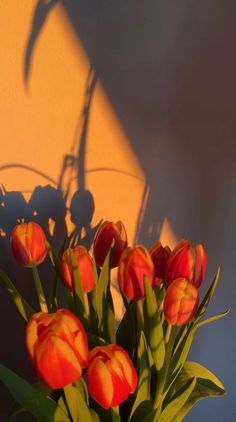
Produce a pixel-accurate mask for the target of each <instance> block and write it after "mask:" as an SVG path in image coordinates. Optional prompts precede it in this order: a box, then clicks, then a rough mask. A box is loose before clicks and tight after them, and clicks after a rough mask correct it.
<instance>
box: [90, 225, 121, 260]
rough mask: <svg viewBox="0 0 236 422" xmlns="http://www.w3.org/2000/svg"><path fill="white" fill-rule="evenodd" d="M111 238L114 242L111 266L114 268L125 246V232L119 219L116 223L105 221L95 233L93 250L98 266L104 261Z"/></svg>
mask: <svg viewBox="0 0 236 422" xmlns="http://www.w3.org/2000/svg"><path fill="white" fill-rule="evenodd" d="M113 240H114V242H115V244H114V247H113V250H112V256H111V267H112V268H115V267H117V266H118V264H119V260H120V256H121V254H122V252H123V250H124V249H126V247H127V234H126V230H125V227H124V225H123V224H122V222H121V221H117V222H116V223H113V222H111V221H105V222H104V223H103V224H102V225H101V226H100V228H99V229H98V231H97V233H96V235H95V238H94V245H93V251H94V256H95V259H96V263H97V265H99V266H100V267H102V265H103V263H104V261H105V258H106V256H107V254H108V252H109V249H110V247H111V244H112V241H113Z"/></svg>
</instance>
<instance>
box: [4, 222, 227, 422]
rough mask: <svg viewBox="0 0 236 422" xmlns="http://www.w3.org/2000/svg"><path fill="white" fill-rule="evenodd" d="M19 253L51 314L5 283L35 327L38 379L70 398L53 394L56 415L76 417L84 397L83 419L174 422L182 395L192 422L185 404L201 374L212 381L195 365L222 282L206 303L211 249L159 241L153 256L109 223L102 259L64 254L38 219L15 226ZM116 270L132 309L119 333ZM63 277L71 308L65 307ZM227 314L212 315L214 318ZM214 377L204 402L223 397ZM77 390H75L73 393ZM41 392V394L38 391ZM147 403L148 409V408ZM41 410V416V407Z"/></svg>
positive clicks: (96, 252)
mask: <svg viewBox="0 0 236 422" xmlns="http://www.w3.org/2000/svg"><path fill="white" fill-rule="evenodd" d="M11 247H12V252H13V254H14V257H15V258H16V260H17V262H18V263H19V264H20V265H21V266H24V267H30V268H32V270H33V277H34V282H35V287H36V292H37V294H38V299H39V305H40V307H41V311H40V312H38V311H34V310H33V309H32V308H31V306H30V305H28V303H27V302H26V301H25V299H24V298H23V297H22V296H21V295H20V294H19V292H18V291H17V290H16V288H15V287H14V285H13V283H12V282H10V281H9V279H8V278H7V277H5V276H1V274H2V273H0V280H1V277H3V282H4V284H5V285H7V287H8V290H9V292H10V294H11V295H12V298H13V300H14V301H15V304H16V306H17V308H18V310H19V311H20V313H21V315H22V316H23V318H24V319H25V320H26V321H27V326H26V349H27V353H28V356H29V359H30V361H31V363H32V366H33V368H34V370H35V373H36V375H37V376H38V378H39V379H40V380H41V382H42V383H43V384H46V385H47V386H48V387H50V388H51V389H52V390H55V389H56V390H58V391H59V392H60V393H59V394H58V395H57V400H58V405H57V403H56V404H55V403H54V401H53V399H52V397H53V395H52V397H51V398H50V406H51V405H52V402H53V403H54V406H56V407H55V409H54V410H55V411H57V412H59V413H60V412H64V416H63V418H64V419H65V421H70V420H72V421H73V420H74V416H73V415H74V413H73V412H74V410H75V402H74V399H75V398H76V401H77V402H78V403H79V404H78V409H83V412H88V413H83V417H84V415H85V414H86V415H87V416H86V417H88V419H89V418H90V417H91V418H92V416H91V415H93V416H94V415H95V414H96V418H97V419H96V420H103V417H104V411H105V412H108V411H111V414H110V419H109V416H108V414H107V416H106V418H105V419H106V420H114V414H117V412H118V414H119V415H120V416H121V417H122V418H123V419H124V420H129V421H130V422H133V421H136V420H137V417H139V418H141V419H139V420H143V419H144V417H146V411H147V412H148V415H149V418H150V419H148V420H157V421H158V418H159V417H160V419H161V418H162V419H161V420H163V421H164V420H166V419H165V417H164V416H163V415H165V414H167V415H168V412H167V409H168V406H170V408H171V409H172V407H173V401H174V400H176V399H178V398H179V401H178V400H177V401H178V403H181V406H182V407H178V404H176V406H175V412H176V413H175V414H174V415H172V416H173V417H176V420H182V417H183V416H184V411H183V409H184V407H183V404H184V403H185V402H186V403H187V401H188V399H189V400H191V397H192V396H191V394H193V396H194V391H195V390H194V388H195V387H196V383H197V379H198V377H199V379H200V378H201V376H202V377H203V378H204V377H206V372H204V371H206V368H203V367H202V366H201V365H199V364H196V363H194V365H192V364H190V363H189V362H187V361H186V357H187V354H188V350H189V348H190V346H191V341H192V338H193V335H194V333H195V332H196V330H197V328H198V327H200V326H201V325H204V324H207V323H208V320H204V321H202V320H201V319H202V317H203V315H204V312H205V310H206V308H207V306H208V304H209V302H210V299H211V297H212V295H213V292H214V290H215V287H216V284H217V281H218V276H216V277H215V279H214V280H213V283H212V285H211V286H210V288H209V290H208V292H207V294H206V296H205V297H204V298H203V300H202V302H201V304H200V305H199V301H200V295H199V288H200V286H201V284H202V282H203V280H204V277H205V272H206V252H205V249H204V247H203V246H202V245H200V244H199V245H197V246H195V247H194V246H192V245H191V244H190V242H189V241H188V240H181V241H180V242H178V243H177V245H176V247H175V248H174V249H173V250H172V251H171V249H170V248H169V247H168V246H165V247H164V246H163V245H162V244H161V243H160V242H159V241H158V242H156V243H155V244H154V245H153V246H152V247H151V248H150V249H149V250H148V249H147V248H146V247H144V246H143V245H135V246H134V247H131V246H129V245H128V239H127V234H126V230H125V227H124V225H123V224H122V222H121V221H118V222H116V223H114V222H110V221H105V222H104V223H103V224H102V225H101V227H100V228H99V229H98V231H97V233H96V236H95V239H94V243H93V251H92V253H90V252H89V251H88V250H87V249H86V248H85V247H84V246H81V245H77V246H76V247H75V248H70V247H68V248H67V249H65V250H63V251H62V252H61V253H60V254H59V255H56V254H55V252H54V251H53V250H52V248H51V246H50V245H49V243H48V242H47V240H46V237H45V234H44V232H43V230H42V228H41V227H40V226H39V225H38V224H36V223H34V222H29V223H22V224H19V225H17V226H16V227H15V228H14V229H13V232H12V236H11ZM47 254H49V256H50V258H51V261H52V264H53V266H54V271H55V276H54V278H53V282H52V283H53V284H52V286H51V290H50V292H51V293H50V295H49V297H48V298H46V297H45V295H44V290H43V286H42V283H41V280H40V277H39V273H38V269H37V266H38V265H39V264H41V263H42V262H43V261H44V259H45V258H46V256H47ZM115 267H118V272H117V278H118V286H119V289H120V292H121V295H122V298H123V301H124V306H125V312H124V316H123V319H122V320H121V321H120V323H119V326H118V329H117V330H116V329H115V318H114V305H113V298H112V294H111V291H110V273H111V270H112V269H113V268H115ZM59 279H61V281H62V285H63V286H64V290H65V300H66V302H67V306H68V309H67V308H65V307H64V306H62V307H61V306H59V304H58V302H59V301H58V298H57V281H58V280H59ZM226 313H227V312H225V313H224V314H221V315H220V316H219V315H218V316H215V317H211V318H210V319H209V322H212V320H214V319H219V318H221V317H222V316H224V315H226ZM182 326H183V327H182ZM186 365H187V366H188V371H185V369H186ZM196 365H197V367H196ZM184 371H185V372H184ZM186 374H187V378H186ZM202 374H203V375H202ZM208 377H210V380H211V383H212V385H215V384H217V385H216V387H214V388H215V389H214V391H213V392H212V391H210V390H209V389H208V391H205V390H204V388H203V387H202V386H201V388H202V389H203V390H204V391H203V390H202V393H201V394H202V397H205V396H207V395H221V394H223V393H224V387H223V386H222V384H221V383H220V381H219V380H217V378H216V377H215V376H214V375H213V374H211V373H210V371H208ZM0 379H1V366H0ZM3 381H4V379H3ZM24 382H25V381H24ZM214 383H215V384H214ZM69 386H71V387H70V388H72V389H70V390H68V388H69ZM8 388H9V385H8ZM14 388H15V387H14ZM212 388H213V387H212ZM63 390H64V393H62V391H63ZM216 390H217V392H216ZM68 391H70V392H71V394H72V393H73V394H72V395H74V394H75V396H73V397H74V399H72V398H69V397H68ZM75 391H76V393H75ZM197 391H198V390H197ZM31 393H32V394H33V396H34V395H35V397H38V396H37V394H39V393H37V390H36V389H34V390H33V392H32V391H31ZM40 394H42V393H41V392H40ZM183 394H185V395H186V397H185V396H184V397H183ZM201 394H200V395H199V393H198V397H199V399H200V398H201ZM14 396H15V397H16V396H17V394H16V392H15V390H14ZM19 397H22V396H21V395H20V393H19ZM58 397H59V399H58ZM180 398H181V400H180ZM41 399H42V397H41ZM44 399H45V400H48V399H46V398H45V397H44ZM124 402H125V403H126V405H125V406H122V403H124ZM142 402H147V403H148V406H147V408H146V410H145V406H143V404H142ZM194 402H195V401H194V400H192V404H191V406H192V405H193V404H194ZM20 404H22V399H20ZM119 405H120V410H119V409H118V410H117V406H119ZM57 406H59V407H60V409H59V408H58V407H57ZM76 406H77V405H76ZM171 406H172V407H171ZM186 406H187V405H186ZM191 406H190V405H188V406H187V409H190V408H191ZM24 407H25V408H27V403H25V402H24ZM78 409H77V410H78ZM85 409H87V410H86V411H85ZM115 409H116V410H115ZM29 410H30V411H32V408H31V407H30V409H29ZM79 411H80V410H78V412H79ZM91 412H92V413H91ZM112 412H113V413H112ZM114 412H115V413H114ZM119 412H120V413H119ZM34 414H35V416H36V417H40V416H41V413H40V412H39V411H37V409H36V410H35V413H34ZM81 415H82V414H81ZM137 415H138V416H137ZM81 417H82V416H81ZM64 419H63V420H64ZM47 420H48V419H47ZM76 420H77V419H76ZM91 420H93V418H92V419H91Z"/></svg>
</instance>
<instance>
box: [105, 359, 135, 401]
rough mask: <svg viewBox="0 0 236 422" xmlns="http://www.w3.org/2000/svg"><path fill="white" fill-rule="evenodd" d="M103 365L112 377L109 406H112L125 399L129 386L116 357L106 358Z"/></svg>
mask: <svg viewBox="0 0 236 422" xmlns="http://www.w3.org/2000/svg"><path fill="white" fill-rule="evenodd" d="M105 365H106V367H107V369H108V371H109V373H110V375H111V378H112V384H113V397H112V402H111V406H112V407H114V406H117V405H118V404H120V403H122V402H123V401H125V400H126V399H127V397H128V395H129V392H130V388H129V384H128V382H127V380H126V379H125V377H124V374H123V372H122V369H121V368H120V366H119V362H118V361H117V359H115V358H114V357H113V359H112V360H108V361H107V362H106V363H105Z"/></svg>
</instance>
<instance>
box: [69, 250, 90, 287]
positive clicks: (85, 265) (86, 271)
mask: <svg viewBox="0 0 236 422" xmlns="http://www.w3.org/2000/svg"><path fill="white" fill-rule="evenodd" d="M71 252H72V253H73V255H74V257H75V259H76V262H77V266H78V270H79V273H80V277H81V283H82V289H83V291H84V293H88V292H90V291H91V290H92V289H93V288H94V286H95V279H94V272H93V261H92V258H91V256H90V254H89V252H88V251H87V249H86V248H85V247H84V246H76V247H75V248H74V249H71ZM62 274H63V278H64V281H65V284H66V285H67V287H68V288H69V289H70V290H71V291H74V290H75V280H74V275H73V268H72V265H71V260H70V253H69V249H67V250H66V251H64V253H63V257H62Z"/></svg>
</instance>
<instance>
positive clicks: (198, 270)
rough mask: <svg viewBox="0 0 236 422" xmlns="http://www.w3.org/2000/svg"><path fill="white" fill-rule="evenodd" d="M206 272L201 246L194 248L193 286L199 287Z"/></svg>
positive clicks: (203, 251)
mask: <svg viewBox="0 0 236 422" xmlns="http://www.w3.org/2000/svg"><path fill="white" fill-rule="evenodd" d="M205 272H206V252H205V249H204V248H203V246H202V245H197V246H196V247H195V265H194V277H193V279H194V282H193V284H194V286H195V287H197V288H198V287H200V286H201V284H202V281H203V279H204V277H205Z"/></svg>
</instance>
